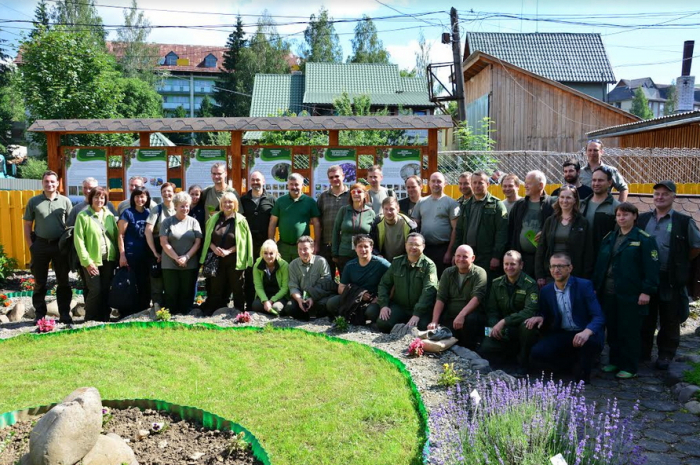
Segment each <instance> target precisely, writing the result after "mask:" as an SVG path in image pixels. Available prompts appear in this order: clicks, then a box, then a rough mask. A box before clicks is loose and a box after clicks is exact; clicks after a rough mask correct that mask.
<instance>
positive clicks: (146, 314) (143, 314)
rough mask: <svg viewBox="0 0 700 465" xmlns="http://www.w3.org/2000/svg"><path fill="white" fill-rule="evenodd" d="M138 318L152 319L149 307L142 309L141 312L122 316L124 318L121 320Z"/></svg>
mask: <svg viewBox="0 0 700 465" xmlns="http://www.w3.org/2000/svg"><path fill="white" fill-rule="evenodd" d="M154 315H155V314H154ZM139 318H148V319H153V317H152V316H151V309H150V308H149V309H146V310H143V311H141V312H138V313H134V314H132V315H129V316H126V317H124V319H123V320H122V321H129V320H137V319H139Z"/></svg>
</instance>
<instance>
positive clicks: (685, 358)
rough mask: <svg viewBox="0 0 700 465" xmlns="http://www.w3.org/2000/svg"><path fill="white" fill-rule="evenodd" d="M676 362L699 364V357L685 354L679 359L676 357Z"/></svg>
mask: <svg viewBox="0 0 700 465" xmlns="http://www.w3.org/2000/svg"><path fill="white" fill-rule="evenodd" d="M676 360H678V361H679V362H688V363H700V355H697V354H685V355H681V356H680V357H676Z"/></svg>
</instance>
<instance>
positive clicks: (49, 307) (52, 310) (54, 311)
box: [46, 300, 61, 318]
mask: <svg viewBox="0 0 700 465" xmlns="http://www.w3.org/2000/svg"><path fill="white" fill-rule="evenodd" d="M46 316H50V317H54V318H58V317H59V316H61V314H60V313H59V312H58V301H56V300H53V301H51V302H49V303H47V304H46Z"/></svg>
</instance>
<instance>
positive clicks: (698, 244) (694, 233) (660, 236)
mask: <svg viewBox="0 0 700 465" xmlns="http://www.w3.org/2000/svg"><path fill="white" fill-rule="evenodd" d="M672 215H673V209H671V210H670V211H669V212H668V213H667V214H666V215H664V216H662V217H661V219H659V220H657V219H656V210H654V212H653V214H652V215H651V218H649V222H648V223H647V226H646V228H645V229H644V230H645V231H646V232H647V233H649V234H650V235H651V236H653V237H654V238H655V239H656V245H657V247H658V250H659V265H660V267H661V271H667V270H668V256H669V254H670V252H671V236H672V234H671V233H672V231H671V229H672V224H673V223H672V221H671V216H672ZM688 243H689V244H690V248H691V249H698V248H700V232H699V231H698V225H697V224H696V223H695V220H694V219H693V218H691V219H690V221H688Z"/></svg>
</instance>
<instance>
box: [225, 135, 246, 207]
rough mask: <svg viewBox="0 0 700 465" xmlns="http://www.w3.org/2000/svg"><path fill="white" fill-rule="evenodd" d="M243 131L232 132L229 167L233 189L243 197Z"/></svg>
mask: <svg viewBox="0 0 700 465" xmlns="http://www.w3.org/2000/svg"><path fill="white" fill-rule="evenodd" d="M242 156H243V131H231V164H230V166H229V179H230V180H231V182H232V183H233V187H234V188H235V189H236V190H237V191H238V192H239V193H240V195H243V193H244V192H243V180H242V178H241V169H242V168H243V163H242V162H243V158H242ZM246 166H247V164H246Z"/></svg>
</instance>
